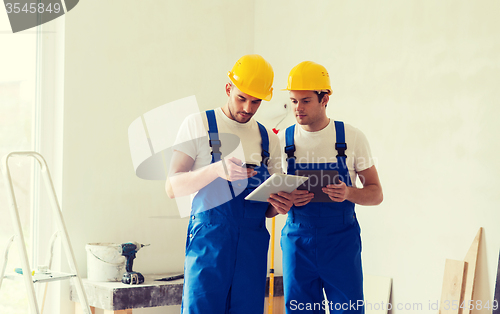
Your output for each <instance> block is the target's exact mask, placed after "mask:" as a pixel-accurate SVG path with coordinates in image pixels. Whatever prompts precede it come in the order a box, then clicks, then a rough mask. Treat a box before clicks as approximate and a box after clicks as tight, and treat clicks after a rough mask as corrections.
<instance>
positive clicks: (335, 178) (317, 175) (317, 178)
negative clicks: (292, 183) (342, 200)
mask: <svg viewBox="0 0 500 314" xmlns="http://www.w3.org/2000/svg"><path fill="white" fill-rule="evenodd" d="M295 174H296V175H298V176H306V177H308V178H309V180H307V182H305V183H304V184H302V185H301V186H299V187H298V188H297V190H308V191H309V192H312V193H314V198H313V199H312V200H311V202H333V201H332V200H331V199H330V197H329V196H328V194H326V193H325V192H323V190H322V188H323V187H326V186H327V185H329V184H338V183H340V179H339V172H338V171H337V170H297V171H295Z"/></svg>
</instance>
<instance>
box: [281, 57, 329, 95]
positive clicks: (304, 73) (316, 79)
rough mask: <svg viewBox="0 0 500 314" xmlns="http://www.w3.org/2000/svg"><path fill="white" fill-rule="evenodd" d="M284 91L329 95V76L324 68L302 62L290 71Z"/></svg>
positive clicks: (308, 62)
mask: <svg viewBox="0 0 500 314" xmlns="http://www.w3.org/2000/svg"><path fill="white" fill-rule="evenodd" d="M285 90H313V91H325V92H328V95H331V94H332V87H331V86H330V75H329V74H328V71H327V70H326V68H325V67H324V66H322V65H320V64H317V63H314V62H312V61H304V62H301V63H299V64H297V65H296V66H295V67H294V68H293V69H292V70H291V71H290V74H289V75H288V85H287V86H286V88H285Z"/></svg>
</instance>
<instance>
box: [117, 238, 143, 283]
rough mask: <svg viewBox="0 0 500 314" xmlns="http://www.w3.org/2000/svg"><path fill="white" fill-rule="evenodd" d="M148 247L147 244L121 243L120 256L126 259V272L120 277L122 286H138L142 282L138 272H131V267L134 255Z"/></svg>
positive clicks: (141, 276)
mask: <svg viewBox="0 0 500 314" xmlns="http://www.w3.org/2000/svg"><path fill="white" fill-rule="evenodd" d="M148 245H149V244H139V243H137V242H128V243H122V255H123V256H125V257H126V258H127V264H126V266H125V270H126V272H125V273H124V274H123V277H122V282H123V283H124V284H127V285H138V284H141V283H143V282H144V276H143V275H142V274H141V273H139V272H135V271H132V266H133V265H134V258H135V253H137V251H139V250H140V249H141V248H143V247H145V246H148Z"/></svg>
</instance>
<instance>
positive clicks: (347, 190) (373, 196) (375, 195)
mask: <svg viewBox="0 0 500 314" xmlns="http://www.w3.org/2000/svg"><path fill="white" fill-rule="evenodd" d="M358 176H359V178H360V180H361V182H362V183H363V187H362V188H356V187H348V186H346V184H345V183H344V182H341V183H340V184H330V185H328V186H327V187H325V188H323V192H325V193H326V194H328V195H329V196H330V199H331V200H333V201H334V202H343V201H344V200H348V201H351V202H353V203H355V204H359V205H378V204H380V203H382V201H383V200H384V195H383V193H382V185H381V184H380V179H379V177H378V173H377V169H376V168H375V166H371V167H370V168H368V169H366V170H363V171H360V172H359V173H358Z"/></svg>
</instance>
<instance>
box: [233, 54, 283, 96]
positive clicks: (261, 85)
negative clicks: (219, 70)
mask: <svg viewBox="0 0 500 314" xmlns="http://www.w3.org/2000/svg"><path fill="white" fill-rule="evenodd" d="M227 76H229V79H230V80H231V82H233V84H234V85H236V87H238V89H239V90H240V91H242V92H244V93H245V94H248V95H250V96H253V97H255V98H259V99H263V100H267V101H269V100H271V98H272V97H273V87H272V86H273V79H274V71H273V68H272V67H271V65H270V64H269V62H267V61H266V60H264V58H262V57H261V56H259V55H246V56H243V57H241V58H240V59H239V60H238V61H236V63H235V65H234V66H233V69H232V70H231V71H229V72H227Z"/></svg>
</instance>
